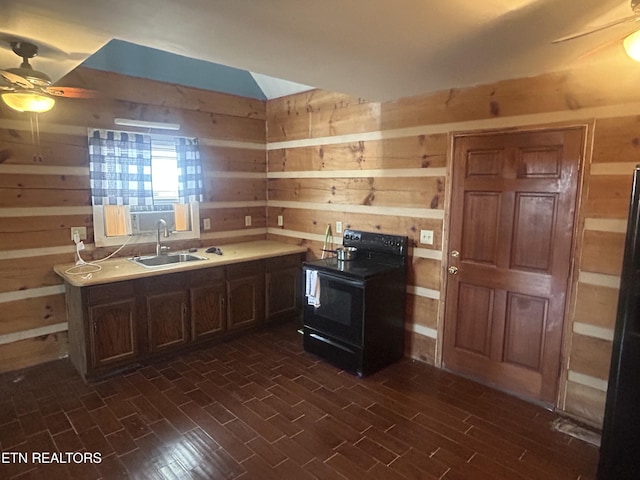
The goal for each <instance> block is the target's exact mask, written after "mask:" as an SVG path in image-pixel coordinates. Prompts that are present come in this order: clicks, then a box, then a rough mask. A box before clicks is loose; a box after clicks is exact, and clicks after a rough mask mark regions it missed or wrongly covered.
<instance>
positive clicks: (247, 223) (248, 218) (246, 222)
mask: <svg viewBox="0 0 640 480" xmlns="http://www.w3.org/2000/svg"><path fill="white" fill-rule="evenodd" d="M244 226H245V227H250V226H251V215H245V217H244Z"/></svg>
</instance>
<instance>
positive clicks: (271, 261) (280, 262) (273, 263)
mask: <svg viewBox="0 0 640 480" xmlns="http://www.w3.org/2000/svg"><path fill="white" fill-rule="evenodd" d="M302 255H303V254H301V253H296V254H294V255H284V256H282V257H274V258H268V259H266V260H265V267H266V269H267V271H268V272H269V271H272V270H279V269H281V268H289V267H297V266H300V265H301V264H302Z"/></svg>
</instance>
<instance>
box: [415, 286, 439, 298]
mask: <svg viewBox="0 0 640 480" xmlns="http://www.w3.org/2000/svg"><path fill="white" fill-rule="evenodd" d="M407 293H410V294H411V295H417V296H419V297H425V298H432V299H434V300H439V299H440V290H434V289H432V288H425V287H417V286H415V285H407Z"/></svg>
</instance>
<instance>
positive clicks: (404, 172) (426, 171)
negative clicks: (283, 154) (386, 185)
mask: <svg viewBox="0 0 640 480" xmlns="http://www.w3.org/2000/svg"><path fill="white" fill-rule="evenodd" d="M444 175H445V169H444V168H397V169H391V168H385V169H375V170H324V171H319V172H315V171H293V172H292V171H287V172H269V173H267V178H269V179H278V178H314V179H318V178H367V177H374V178H382V177H413V178H415V177H442V176H444Z"/></svg>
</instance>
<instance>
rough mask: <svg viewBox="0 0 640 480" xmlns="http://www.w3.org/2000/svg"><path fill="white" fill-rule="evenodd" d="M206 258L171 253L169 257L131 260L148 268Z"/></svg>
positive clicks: (155, 256)
mask: <svg viewBox="0 0 640 480" xmlns="http://www.w3.org/2000/svg"><path fill="white" fill-rule="evenodd" d="M206 259H207V258H206V257H201V256H199V255H194V254H192V253H169V254H167V255H148V256H144V257H133V258H131V259H130V260H131V261H132V262H133V263H137V264H138V265H142V266H143V267H146V268H153V267H162V266H164V265H174V264H177V263H186V262H197V261H198V260H206Z"/></svg>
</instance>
